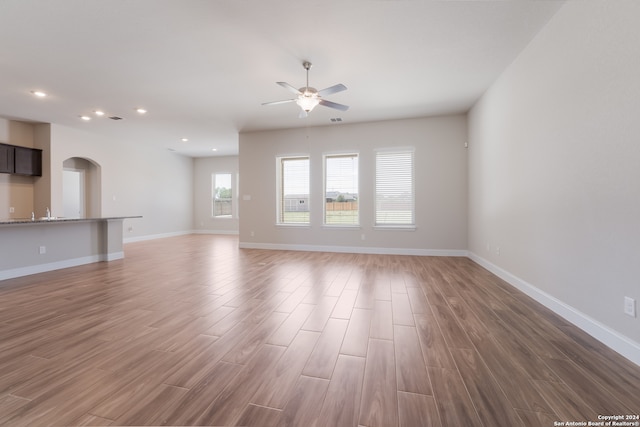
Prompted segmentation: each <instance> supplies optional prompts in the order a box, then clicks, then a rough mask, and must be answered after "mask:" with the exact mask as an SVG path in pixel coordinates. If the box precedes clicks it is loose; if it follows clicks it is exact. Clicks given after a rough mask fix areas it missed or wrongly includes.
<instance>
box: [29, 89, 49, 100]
mask: <svg viewBox="0 0 640 427" xmlns="http://www.w3.org/2000/svg"><path fill="white" fill-rule="evenodd" d="M31 93H32V94H34V95H35V96H37V97H38V98H44V97H45V96H47V94H46V93H45V92H43V91H41V90H32V91H31Z"/></svg>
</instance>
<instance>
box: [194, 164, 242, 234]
mask: <svg viewBox="0 0 640 427" xmlns="http://www.w3.org/2000/svg"><path fill="white" fill-rule="evenodd" d="M216 173H229V174H231V179H232V182H231V184H232V193H233V196H234V201H233V203H234V207H233V211H234V217H233V218H214V217H213V216H212V211H211V210H212V206H211V201H212V190H213V189H212V187H211V184H212V181H211V176H212V175H213V174H216ZM238 184H239V183H238V156H221V157H202V158H196V159H195V165H194V174H193V194H194V201H193V203H194V229H195V231H196V232H197V233H212V234H238V228H239V221H238V214H239V210H238V209H237V207H238V194H239V193H238V188H239V187H238ZM240 185H242V179H240Z"/></svg>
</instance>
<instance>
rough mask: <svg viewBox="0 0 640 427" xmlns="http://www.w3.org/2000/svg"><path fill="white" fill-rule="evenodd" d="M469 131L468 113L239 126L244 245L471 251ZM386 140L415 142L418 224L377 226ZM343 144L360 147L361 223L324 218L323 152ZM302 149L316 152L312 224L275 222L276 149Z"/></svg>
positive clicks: (313, 155) (343, 148)
mask: <svg viewBox="0 0 640 427" xmlns="http://www.w3.org/2000/svg"><path fill="white" fill-rule="evenodd" d="M466 137H467V127H466V116H464V115H454V116H443V117H433V118H421V119H409V120H394V121H386V122H375V123H363V124H341V125H335V126H323V127H310V128H301V129H290V130H279V131H267V132H255V133H244V134H240V171H241V173H242V177H241V201H240V212H241V221H240V242H241V246H244V247H268V248H287V249H309V250H325V249H326V250H337V251H349V250H356V251H361V252H380V253H415V254H435V253H442V254H445V253H448V254H457V255H460V254H465V253H466V247H467V240H466V239H467V230H466V212H467V205H466V203H467V172H466V171H467V152H466V149H465V147H464V144H465V141H466ZM386 147H415V170H416V175H415V179H416V226H417V229H416V230H415V231H390V230H374V228H373V225H374V202H373V185H374V171H375V169H374V162H375V157H374V156H375V151H374V150H375V149H379V148H386ZM340 152H357V153H359V172H360V180H359V182H360V201H359V203H360V228H359V229H335V228H333V229H332V228H328V227H323V226H322V203H321V202H322V200H324V196H323V194H322V192H323V190H322V188H323V173H322V170H323V166H322V161H323V157H322V156H323V154H329V153H340ZM298 154H308V155H310V158H311V163H310V168H311V198H312V201H311V218H312V219H311V225H310V227H304V228H299V227H283V226H276V157H277V156H282V155H298ZM245 196H250V198H251V200H245V199H246V197H245ZM251 232H253V236H252V235H251ZM362 235H364V240H363V239H362Z"/></svg>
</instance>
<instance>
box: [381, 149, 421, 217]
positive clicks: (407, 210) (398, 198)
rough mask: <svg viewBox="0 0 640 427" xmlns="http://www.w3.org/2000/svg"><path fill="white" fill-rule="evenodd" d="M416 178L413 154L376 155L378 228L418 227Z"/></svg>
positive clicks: (406, 152)
mask: <svg viewBox="0 0 640 427" xmlns="http://www.w3.org/2000/svg"><path fill="white" fill-rule="evenodd" d="M413 174H414V173H413V150H398V151H378V152H377V153H376V190H375V191H376V193H375V194H376V196H375V197H376V218H375V224H376V225H379V226H392V227H393V226H400V227H412V226H414V225H415V212H414V182H413Z"/></svg>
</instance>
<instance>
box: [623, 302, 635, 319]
mask: <svg viewBox="0 0 640 427" xmlns="http://www.w3.org/2000/svg"><path fill="white" fill-rule="evenodd" d="M624 314H628V315H629V316H631V317H636V300H634V299H633V298H629V297H624Z"/></svg>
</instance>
